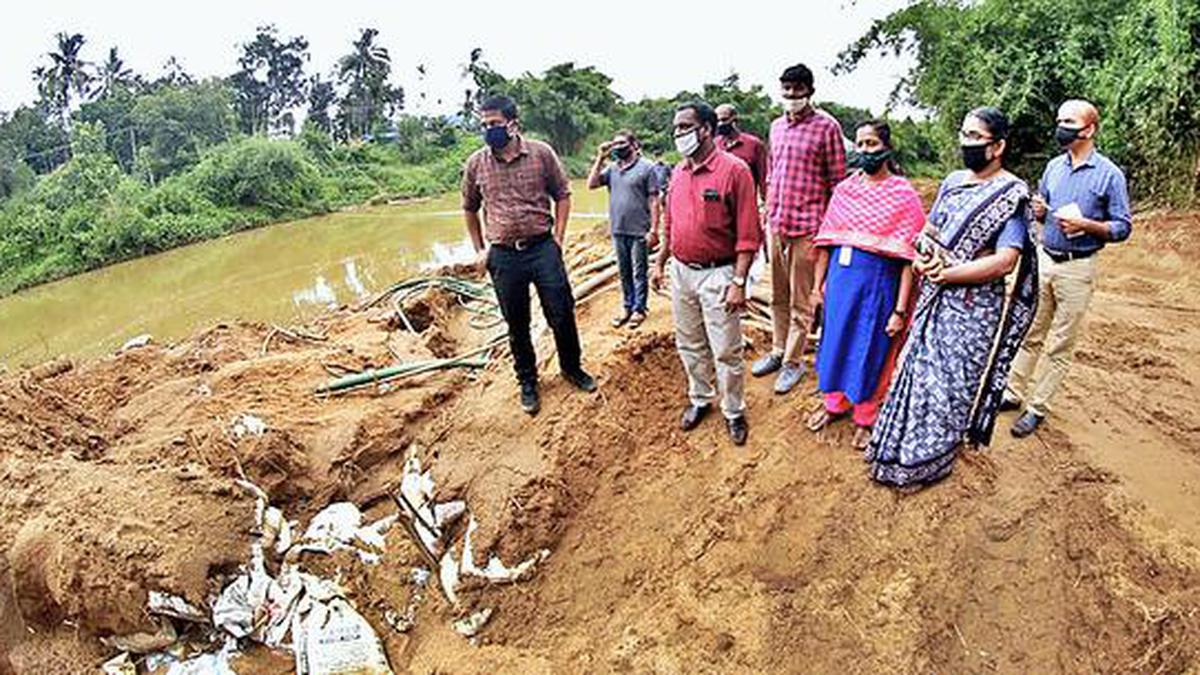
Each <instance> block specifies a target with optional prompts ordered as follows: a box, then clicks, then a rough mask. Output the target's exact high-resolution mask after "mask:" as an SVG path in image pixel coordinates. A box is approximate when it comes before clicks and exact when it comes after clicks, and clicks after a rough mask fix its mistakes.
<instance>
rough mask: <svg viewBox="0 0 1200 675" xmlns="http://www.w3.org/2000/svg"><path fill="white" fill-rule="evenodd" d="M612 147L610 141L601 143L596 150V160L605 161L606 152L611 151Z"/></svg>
mask: <svg viewBox="0 0 1200 675" xmlns="http://www.w3.org/2000/svg"><path fill="white" fill-rule="evenodd" d="M612 146H613V144H612V141H605V142H603V143H601V144H600V146H599V147H598V148H596V159H597V160H604V159H607V158H608V151H609V150H612Z"/></svg>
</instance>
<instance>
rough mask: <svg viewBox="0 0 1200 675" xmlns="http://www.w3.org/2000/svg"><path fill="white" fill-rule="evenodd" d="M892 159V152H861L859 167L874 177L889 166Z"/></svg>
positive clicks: (859, 154)
mask: <svg viewBox="0 0 1200 675" xmlns="http://www.w3.org/2000/svg"><path fill="white" fill-rule="evenodd" d="M891 158H892V151H891V150H880V151H878V152H860V153H858V166H859V167H860V168H861V169H862V170H863V171H866V172H867V173H868V174H870V175H872V176H874V175H875V174H877V173H879V171H880V169H882V168H883V167H884V166H886V165H887V163H888V160H890V159H891Z"/></svg>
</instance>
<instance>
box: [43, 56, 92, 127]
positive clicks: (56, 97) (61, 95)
mask: <svg viewBox="0 0 1200 675" xmlns="http://www.w3.org/2000/svg"><path fill="white" fill-rule="evenodd" d="M55 39H56V40H57V41H58V49H57V51H53V52H50V53H49V54H47V56H49V57H50V64H49V65H48V66H39V67H38V68H37V69H35V70H34V71H33V74H34V79H35V80H36V81H37V83H38V93H39V94H41V96H42V100H43V101H44V102H45V104H47V106H48V107H49V109H50V110H51V111H53V112H54V113H56V114H57V115H58V116H59V119H60V120H61V121H62V123H63V126H64V127H66V126H68V125H69V123H70V116H71V99H72V97H74V98H77V99H84V98H87V97H88V95H89V93H90V92H89V88H90V86H91V82H92V76H91V74H90V73H89V72H88V70H89V64H88V62H87V61H84V60H83V59H82V58H80V55H79V53H80V51H81V50H82V49H83V43H84V42H86V40H85V39H84V37H83V35H81V34H79V33H74V34H72V35H67V34H66V33H59V34H58V35H56V36H55Z"/></svg>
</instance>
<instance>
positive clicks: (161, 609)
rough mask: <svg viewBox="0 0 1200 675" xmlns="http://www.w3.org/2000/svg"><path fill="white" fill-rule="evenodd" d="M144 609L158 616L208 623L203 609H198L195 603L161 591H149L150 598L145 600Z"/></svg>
mask: <svg viewBox="0 0 1200 675" xmlns="http://www.w3.org/2000/svg"><path fill="white" fill-rule="evenodd" d="M146 609H147V610H148V611H149V612H150V613H151V614H156V615H158V616H169V617H171V618H173V619H181V620H183V621H190V622H192V623H208V621H209V617H208V614H207V613H206V612H204V610H202V609H199V608H198V607H196V606H195V605H193V604H191V603H189V602H188V601H187V600H184V599H183V598H181V597H179V596H178V595H171V594H170V593H163V592H161V591H150V599H149V600H148V601H147V602H146Z"/></svg>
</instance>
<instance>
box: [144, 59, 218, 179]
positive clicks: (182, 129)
mask: <svg viewBox="0 0 1200 675" xmlns="http://www.w3.org/2000/svg"><path fill="white" fill-rule="evenodd" d="M232 102H233V92H232V91H231V90H230V89H229V87H228V86H227V85H226V84H225V83H224V82H222V81H220V80H217V79H213V80H208V81H205V82H200V83H198V84H191V85H184V86H166V85H159V86H158V88H157V89H156V90H155V91H153V92H152V93H149V94H146V95H143V96H139V97H138V98H137V101H136V102H135V103H134V106H133V109H132V111H131V114H130V119H131V120H132V122H133V130H134V138H135V141H136V157H135V160H134V165H135V167H136V170H137V171H138V173H140V174H141V175H142V176H143V177H144V178H145V179H146V180H147V181H148V182H150V183H155V182H157V181H159V180H161V179H163V178H165V177H166V176H169V175H171V174H174V173H177V172H179V171H181V170H183V169H186V168H188V167H190V166H192V165H193V164H195V163H196V162H197V161H199V159H200V156H201V154H202V153H203V151H204V150H205V149H206V148H209V147H212V146H213V145H216V144H217V143H220V142H222V141H225V140H228V139H229V138H231V137H232V136H233V135H235V134H236V133H237V120H236V117H235V116H234V114H233V108H232Z"/></svg>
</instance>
